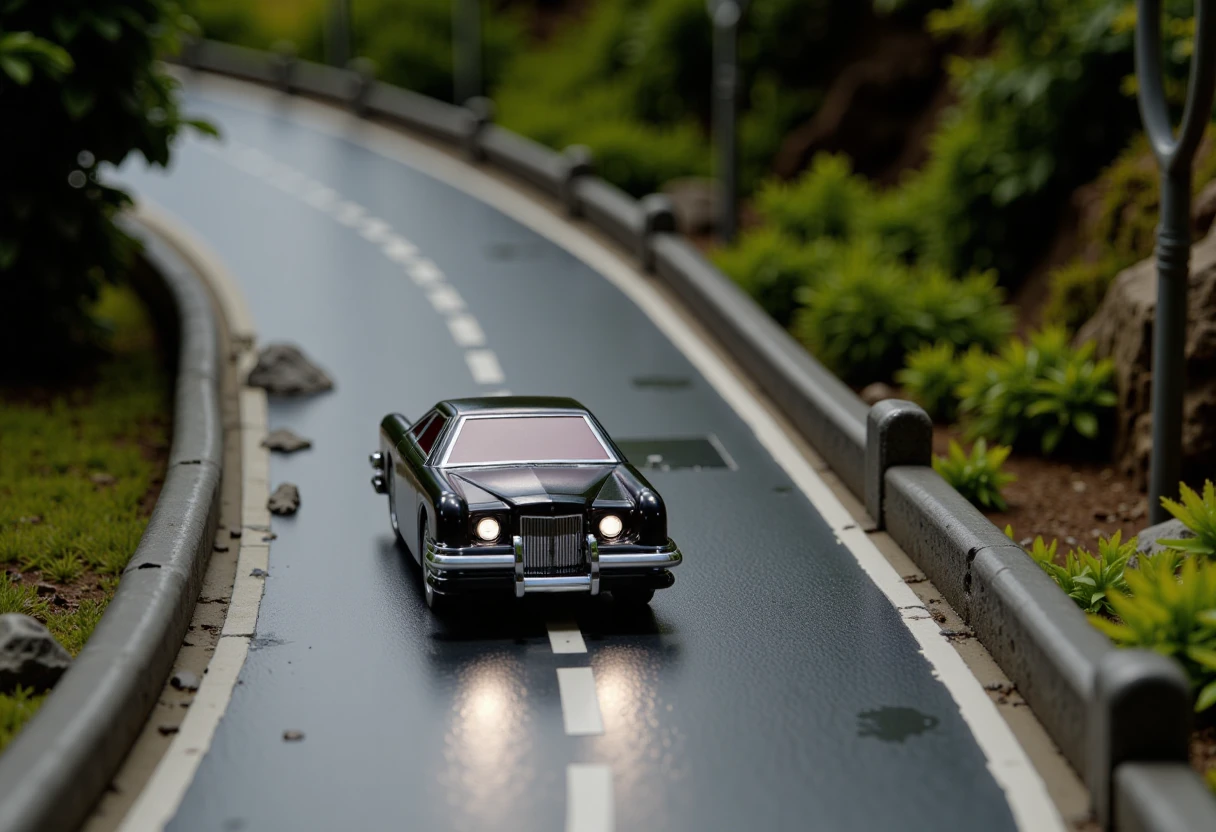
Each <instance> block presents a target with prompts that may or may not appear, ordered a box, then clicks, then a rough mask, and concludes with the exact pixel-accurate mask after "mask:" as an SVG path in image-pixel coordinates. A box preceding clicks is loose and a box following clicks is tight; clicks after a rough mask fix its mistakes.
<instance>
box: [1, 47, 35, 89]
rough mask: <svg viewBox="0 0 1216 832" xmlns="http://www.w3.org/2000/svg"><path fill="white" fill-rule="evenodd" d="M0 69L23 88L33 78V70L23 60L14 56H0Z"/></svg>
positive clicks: (27, 62)
mask: <svg viewBox="0 0 1216 832" xmlns="http://www.w3.org/2000/svg"><path fill="white" fill-rule="evenodd" d="M0 69H3V70H4V74H5V75H7V76H8V77H9V78H11V79H12V80H13V82H14V83H15V84H17V85H19V86H22V87H24V86H25V85H26V84H28V83H29V82H30V79H32V78H33V77H34V68H33V67H32V66H30V62H29V61H27V60H25V59H24V58H18V57H16V56H14V55H0Z"/></svg>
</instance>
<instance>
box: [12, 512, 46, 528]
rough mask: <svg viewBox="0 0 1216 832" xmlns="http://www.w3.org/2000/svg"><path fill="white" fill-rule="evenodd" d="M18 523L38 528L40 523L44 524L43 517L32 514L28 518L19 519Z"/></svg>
mask: <svg viewBox="0 0 1216 832" xmlns="http://www.w3.org/2000/svg"><path fill="white" fill-rule="evenodd" d="M17 522H18V523H25V524H27V525H30V526H37V525H38V524H39V523H41V522H42V515H41V514H31V515H28V516H26V517H18V518H17Z"/></svg>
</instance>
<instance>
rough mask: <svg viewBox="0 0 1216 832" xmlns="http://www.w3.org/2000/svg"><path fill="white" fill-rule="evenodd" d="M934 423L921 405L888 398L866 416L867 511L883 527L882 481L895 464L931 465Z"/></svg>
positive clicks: (871, 409) (877, 525)
mask: <svg viewBox="0 0 1216 832" xmlns="http://www.w3.org/2000/svg"><path fill="white" fill-rule="evenodd" d="M932 462H933V420H932V419H930V418H929V414H928V413H926V412H925V411H924V410H923V409H922V408H921V407H920V405H918V404H916V403H915V402H909V401H905V400H903V399H885V400H884V401H881V402H878V403H877V404H876V405H874V406H873V407H871V408H870V412H869V414H868V415H867V416H866V512H867V513H868V514H869V515H870V518H871V519H872V520H873V521H874V523H875V526H876V528H879V529H881V528H882V527H883V519H882V501H883V480H884V479H885V477H886V473H887V469H888V468H890V467H892V466H895V465H931V464H932Z"/></svg>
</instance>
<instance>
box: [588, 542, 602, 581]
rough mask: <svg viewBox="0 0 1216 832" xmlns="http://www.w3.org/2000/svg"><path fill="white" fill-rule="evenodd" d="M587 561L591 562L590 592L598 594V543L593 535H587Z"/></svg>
mask: <svg viewBox="0 0 1216 832" xmlns="http://www.w3.org/2000/svg"><path fill="white" fill-rule="evenodd" d="M587 562H588V563H590V564H591V594H592V595H599V594H600V543H599V541H598V540H596V539H595V535H593V534H589V535H587Z"/></svg>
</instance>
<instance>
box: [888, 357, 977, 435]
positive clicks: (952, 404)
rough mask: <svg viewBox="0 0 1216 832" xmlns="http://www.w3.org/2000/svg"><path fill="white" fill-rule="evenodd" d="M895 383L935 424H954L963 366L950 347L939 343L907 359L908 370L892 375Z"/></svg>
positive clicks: (904, 369)
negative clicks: (936, 422)
mask: <svg viewBox="0 0 1216 832" xmlns="http://www.w3.org/2000/svg"><path fill="white" fill-rule="evenodd" d="M895 380H896V381H897V382H899V384H900V386H901V387H903V389H904V390H905V391H907V393H908V395H909V396H910V397H911V398H912V400H913V401H915V402H916V403H917V404H919V405H920V406H921V407H923V408H924V409H925V411H926V412H927V413H928V414H929V415H930V416H931V417H932V418H933V419H934V420H936V421H939V422H952V421H954V417H955V413H956V411H957V410H958V394H957V390H958V386H959V384H960V383H962V380H963V363H962V361H961V360H959V358H958V357H957V356H956V355H955V352H954V345H953V344H951V343H949V342H947V341H939V342H937V343H936V344H933V345H932V346H930V345H929V344H924V345H922V346H921V347H919V348H918V349H916V350H914V351H913V352H912V353H910V354H909V355H908V364H907V366H906V367H904V368H903V369H902V370H900V371H899V372H898V373H896V374H895Z"/></svg>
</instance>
